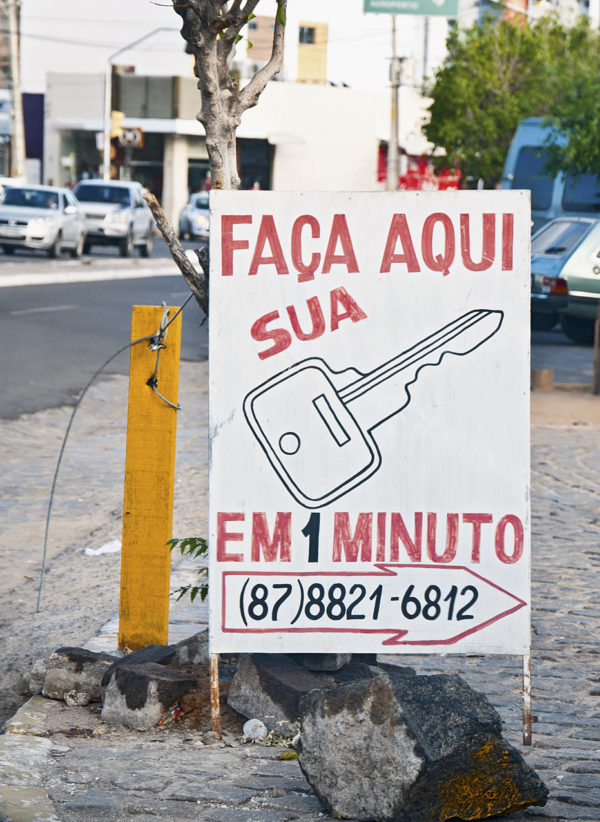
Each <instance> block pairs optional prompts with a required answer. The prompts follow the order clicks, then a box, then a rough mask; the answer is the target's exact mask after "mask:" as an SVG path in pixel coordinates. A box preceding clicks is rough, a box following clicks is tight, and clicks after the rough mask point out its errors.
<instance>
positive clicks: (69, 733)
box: [0, 371, 600, 822]
mask: <svg viewBox="0 0 600 822" xmlns="http://www.w3.org/2000/svg"><path fill="white" fill-rule="evenodd" d="M203 373H204V376H205V372H203ZM194 374H195V376H196V377H198V376H199V375H200V372H197V371H194ZM190 376H191V375H190ZM196 399H197V403H198V404H197V405H195V404H194V403H195V402H196V400H194V401H193V402H192V403H191V406H192V409H197V413H198V416H197V419H196V422H197V423H198V425H197V428H198V429H199V428H202V426H204V425H205V422H206V420H205V412H202V411H201V408H202V403H204V402H205V399H206V398H205V396H200V395H199V396H198V397H197V398H196ZM588 403H592V404H595V406H594V408H595V410H597V408H598V404H599V403H600V399H599V398H592V397H589V399H588ZM192 413H196V412H195V411H194V410H193V411H192ZM203 414H204V416H203ZM35 416H36V417H37V416H38V415H35ZM29 422H30V424H31V425H35V419H32V420H30V421H29ZM582 422H583V423H584V424H580V425H572V424H566V423H565V424H562V425H557V426H550V425H541V426H535V427H534V429H533V431H532V521H533V567H532V578H533V618H532V622H533V625H532V628H533V710H534V714H535V715H536V716H537V722H536V723H535V724H534V726H533V745H532V746H531V747H529V748H528V747H523V746H522V744H521V732H522V726H521V698H520V685H521V661H520V660H519V659H515V658H506V657H485V658H480V657H452V656H448V657H412V656H411V657H405V656H402V657H384V658H383V659H385V660H386V661H393V660H396V661H398V662H400V663H402V664H411V665H413V666H414V667H416V668H417V670H418V671H419V672H420V673H430V672H439V671H444V672H447V671H452V672H457V673H460V674H461V675H463V676H464V677H465V679H466V680H467V681H468V682H469V684H471V685H472V686H473V687H474V688H476V689H478V690H481V691H483V692H484V693H486V694H487V696H488V697H489V699H490V701H491V702H492V704H493V705H494V706H495V707H496V708H497V709H498V711H499V712H500V714H501V716H502V719H503V723H504V728H505V736H506V738H507V739H508V741H509V742H510V743H511V744H513V745H515V746H516V747H517V748H518V749H519V750H520V751H521V752H522V753H523V755H524V756H525V758H526V760H527V761H528V762H529V763H530V764H531V765H532V766H533V767H534V768H535V769H536V770H537V771H538V772H539V773H540V775H541V776H542V778H543V779H544V781H545V782H546V784H547V786H548V788H549V790H550V799H549V801H548V804H547V805H546V806H545V807H544V808H530V809H528V810H526V811H524V812H521V813H518V814H514V815H513V816H512V817H510V818H511V819H513V820H514V822H524V821H525V820H533V819H540V820H547V822H566V820H569V821H570V822H584V820H585V821H586V822H587V820H600V640H599V637H600V604H599V603H598V582H597V580H598V572H599V571H600V540H599V536H600V528H599V525H600V502H599V500H598V488H599V487H600V459H599V456H600V427H598V426H597V425H590V424H585V420H582ZM23 424H25V423H23ZM196 436H197V432H196V433H195V434H194V435H192V434H191V433H188V435H186V437H184V439H183V441H181V442H180V449H181V456H180V457H178V459H181V465H183V466H185V467H186V468H187V469H190V468H191V467H192V466H194V465H195V466H196V468H197V470H198V472H199V473H198V474H197V475H191V474H188V475H187V476H186V478H185V479H184V481H183V489H182V490H183V496H182V497H180V499H181V502H180V508H179V509H178V510H179V514H177V513H176V520H177V517H178V516H179V517H180V519H181V522H183V523H185V525H186V527H187V526H190V525H191V523H192V522H194V517H193V515H192V512H190V510H189V506H190V504H191V503H190V500H191V499H192V498H193V497H190V494H197V495H198V500H197V501H198V509H200V508H201V507H202V505H204V501H201V499H200V498H201V496H202V494H204V493H205V487H204V486H205V481H206V476H205V471H204V468H203V467H202V465H201V464H200V462H201V461H200V462H198V463H195V462H194V458H193V457H191V455H190V453H188V451H187V449H190V448H191V449H192V451H193V450H194V449H196V448H198V441H197V440H196ZM40 448H41V446H40ZM42 451H43V449H41V450H40V458H42V456H43V454H42ZM197 453H198V452H197V451H196V454H197ZM96 480H97V484H98V486H99V489H98V493H99V494H102V493H104V492H103V491H102V490H101V489H100V486H102V476H98V477H96ZM109 496H110V495H109ZM111 499H112V498H111ZM185 499H187V506H188V507H187V508H186V504H185V501H184V500H185ZM107 503H108V504H109V505H110V504H111V502H110V500H108V501H107ZM193 504H194V505H195V504H196V501H194V503H193ZM84 507H85V506H84ZM109 510H110V509H109ZM24 516H25V515H24ZM111 521H112V520H110V518H105V524H106V523H107V522H108V523H110V522H111ZM196 524H197V523H196ZM81 527H82V528H83V525H81ZM97 527H98V528H100V529H102V521H99V522H98V524H97ZM113 527H114V526H113ZM109 530H110V529H109ZM105 536H106V538H112V537H113V536H114V534H113V533H112V532H110V533H109V532H107V533H106V534H105V533H104V532H102V538H104V537H105ZM78 544H79V547H81V544H82V543H81V542H79V543H78ZM64 550H67V549H66V548H65V549H64ZM80 554H81V551H80V550H79V551H78V554H77V556H79V555H80ZM61 556H62V554H61V553H58V554H57V557H55V559H54V560H53V562H54V563H55V566H56V560H57V558H60V557H61ZM70 556H71V558H72V559H73V562H75V563H76V562H80V561H81V560H80V559H77V557H76V556H75V554H74V552H73V551H72V552H71V554H70ZM98 559H99V560H101V564H98V565H96V566H95V567H96V569H98V568H103V569H105V570H104V571H103V573H106V575H107V578H110V580H111V584H113V585H114V580H115V571H114V567H116V566H117V564H118V560H114V559H110V558H106V559H102V558H98ZM113 566H114V567H113ZM33 567H35V564H34V566H33ZM65 573H66V572H65ZM67 576H68V574H67ZM15 586H16V588H13V590H17V591H18V590H20V588H19V586H18V585H17V583H16V582H15ZM84 593H85V591H84ZM93 593H95V592H93ZM9 594H10V591H8V592H7V596H8V595H9ZM111 597H112V600H111ZM49 598H50V599H52V594H51V593H49ZM114 600H115V594H114V591H113V592H112V593H111V594H110V596H109V597H108V599H103V600H102V606H101V611H102V613H101V614H100V617H102V618H104V616H105V615H106V612H107V608H108V609H110V605H111V602H112V605H113V609H114ZM22 607H23V608H24V607H25V606H22ZM88 610H89V607H88ZM63 620H64V617H63ZM101 621H102V620H100V622H101ZM11 624H12V623H11ZM52 625H53V628H52V630H53V632H54V640H55V642H54V647H57V646H58V645H61V644H65V641H64V640H65V636H64V635H61V633H60V627H61V623H60V622H59V621H55V622H53V623H52ZM93 627H94V626H93V622H91V621H90V620H89V619H88V621H87V622H86V623H85V629H86V630H89V629H91V628H93ZM97 627H99V625H98V626H97ZM80 632H81V631H79V633H80ZM92 633H93V631H92V630H89V634H88V635H91V634H92ZM35 636H36V635H35V634H34V637H35ZM22 639H23V640H26V634H23V637H22ZM46 642H47V643H48V644H51V643H50V640H48V638H47V637H46ZM14 653H15V655H17V651H16V650H14ZM36 699H37V701H34V702H33V703H30V705H29V713H30V715H31V716H30V717H29V720H27V721H25V722H24V723H22V724H21V726H20V728H19V729H18V730H19V731H20V733H7V734H6V735H5V736H3V737H0V772H1V775H0V819H4V820H10V822H17V820H34V819H35V820H45V822H57V820H60V821H61V822H79V820H93V822H96V820H97V822H101V820H123V819H129V818H131V819H135V820H137V822H145V821H146V820H148V822H150V820H155V819H157V818H159V819H163V820H173V822H176V820H186V819H195V820H207V822H209V821H210V822H243V821H244V820H245V821H246V822H263V820H264V822H287V820H304V822H312V820H317V819H323V818H326V814H325V813H324V812H322V810H321V808H320V806H319V803H318V802H317V800H316V798H315V797H314V795H313V794H312V793H311V791H310V788H309V786H308V785H307V784H306V782H305V781H304V779H303V777H302V774H301V772H300V770H299V767H298V764H297V762H295V761H282V760H280V759H279V756H280V753H281V750H280V749H279V748H269V747H259V746H248V745H239V746H236V747H228V746H226V745H224V744H223V743H219V744H216V745H215V744H213V745H210V746H207V745H202V744H201V740H200V737H199V736H198V735H197V734H194V732H187V733H186V731H185V730H183V729H178V728H172V729H171V730H168V729H167V732H164V731H163V732H146V733H140V732H128V731H124V730H122V729H119V730H118V731H117V730H107V731H106V732H104V733H102V732H99V731H98V727H99V723H98V719H97V718H96V719H94V718H93V716H92V714H91V713H90V712H89V711H87V709H86V713H85V714H84V713H80V712H81V711H83V710H84V709H67V708H65V706H63V705H61V704H60V703H56V702H51V701H49V700H44V699H42V698H40V697H38V698H36ZM78 712H79V713H78ZM27 722H29V726H28V724H27ZM48 728H52V731H51V732H50V735H44V734H48V733H49V732H48ZM105 730H106V729H105ZM3 814H4V815H3ZM414 822H424V821H423V820H414Z"/></svg>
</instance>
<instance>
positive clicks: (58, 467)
mask: <svg viewBox="0 0 600 822" xmlns="http://www.w3.org/2000/svg"><path fill="white" fill-rule="evenodd" d="M152 339H154V337H153V336H152V335H151V336H149V337H140V338H139V339H138V340H133V341H132V342H130V343H128V344H127V345H124V346H123V347H122V348H119V350H118V351H115V353H114V354H112V355H111V356H110V357H109V358H108V359H107V360H106V362H104V363H103V364H102V365H101V366H100V368H99V369H98V370H97V371H96V372H95V374H94V376H93V377H92V378H91V379H90V380H89V382H88V383H87V385H86V386H85V388H84V389H83V391H82V392H81V394H80V395H79V398H78V400H77V402H76V403H75V406H74V408H73V411H72V412H71V416H70V418H69V423H68V425H67V430H66V431H65V435H64V437H63V441H62V445H61V446H60V453H59V455H58V460H57V462H56V468H55V470H54V479H53V480H52V488H51V489H50V499H49V500H48V512H47V514H46V531H45V534H44V551H43V554H42V573H41V576H40V587H39V590H38V598H37V605H36V608H35V610H36V613H37V612H39V610H40V603H41V601H42V590H43V587H44V579H45V576H46V555H47V551H48V533H49V531H50V516H51V514H52V504H53V502H54V492H55V490H56V482H57V480H58V472H59V470H60V465H61V462H62V458H63V454H64V452H65V447H66V445H67V439H68V437H69V432H70V431H71V426H72V425H73V419H74V418H75V414H76V413H77V409H78V408H79V406H80V405H81V401H82V400H83V398H84V397H85V395H86V393H87V391H88V389H89V388H90V387H91V385H92V383H93V382H94V380H95V379H96V377H97V376H98V375H99V374H101V373H102V371H103V370H104V369H105V368H106V366H107V365H109V364H110V363H111V362H112V361H113V360H114V359H115V357H118V356H119V354H122V353H123V351H127V349H128V348H131V347H132V346H134V345H137V344H138V343H141V342H144V340H152Z"/></svg>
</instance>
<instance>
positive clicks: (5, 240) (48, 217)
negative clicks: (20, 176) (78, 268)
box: [0, 185, 85, 257]
mask: <svg viewBox="0 0 600 822" xmlns="http://www.w3.org/2000/svg"><path fill="white" fill-rule="evenodd" d="M84 240H85V223H84V216H83V210H82V208H81V206H80V205H79V203H78V202H77V199H76V198H75V197H74V196H73V194H72V193H71V192H70V191H69V189H68V188H58V187H56V186H33V185H31V186H30V185H17V186H13V185H10V186H6V187H5V188H4V189H3V191H2V194H0V246H1V247H2V250H3V251H4V253H5V254H12V253H13V252H14V250H15V248H29V249H39V250H40V251H46V252H47V254H48V255H49V256H50V257H57V256H58V255H59V254H62V252H63V251H68V252H69V253H70V254H71V256H72V257H81V254H82V252H83V244H84Z"/></svg>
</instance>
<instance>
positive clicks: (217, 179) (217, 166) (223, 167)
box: [205, 122, 240, 190]
mask: <svg viewBox="0 0 600 822" xmlns="http://www.w3.org/2000/svg"><path fill="white" fill-rule="evenodd" d="M205 128H206V148H207V151H208V158H209V160H210V168H211V183H212V188H216V189H227V190H229V189H236V188H239V187H240V178H239V175H238V169H237V148H236V136H235V133H236V129H235V128H234V127H231V128H228V129H223V128H222V127H221V128H216V129H215V128H211V123H209V122H208V123H207V124H206V126H205Z"/></svg>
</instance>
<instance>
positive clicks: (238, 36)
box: [233, 34, 244, 46]
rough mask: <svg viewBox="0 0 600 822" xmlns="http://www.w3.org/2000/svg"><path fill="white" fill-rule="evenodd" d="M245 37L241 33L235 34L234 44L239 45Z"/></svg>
mask: <svg viewBox="0 0 600 822" xmlns="http://www.w3.org/2000/svg"><path fill="white" fill-rule="evenodd" d="M243 39H244V38H243V37H242V35H241V34H236V35H235V40H234V41H233V42H234V44H235V45H236V46H237V44H238V43H239V42H240V40H243Z"/></svg>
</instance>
